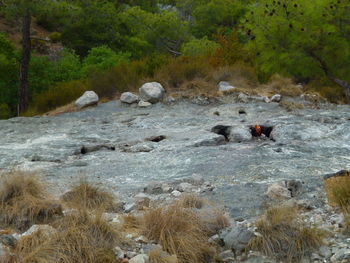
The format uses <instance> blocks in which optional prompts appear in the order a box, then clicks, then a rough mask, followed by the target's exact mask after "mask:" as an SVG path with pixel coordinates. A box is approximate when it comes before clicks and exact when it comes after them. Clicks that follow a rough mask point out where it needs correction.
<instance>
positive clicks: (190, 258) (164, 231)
mask: <svg viewBox="0 0 350 263" xmlns="http://www.w3.org/2000/svg"><path fill="white" fill-rule="evenodd" d="M144 234H145V235H146V236H147V237H148V238H149V239H151V240H155V241H156V242H157V243H159V244H160V245H162V247H163V249H164V250H166V251H167V252H168V253H169V254H171V255H176V256H177V258H178V260H179V262H180V263H195V262H206V260H208V259H210V258H211V257H212V256H213V251H212V248H211V247H210V245H209V243H208V233H206V231H205V226H204V224H203V222H202V221H201V220H200V218H199V217H198V216H197V214H196V213H195V212H194V211H192V210H191V209H186V208H184V207H182V206H181V205H179V204H178V203H175V204H172V205H170V206H165V207H160V208H154V209H150V210H149V211H147V212H146V213H145V215H144Z"/></svg>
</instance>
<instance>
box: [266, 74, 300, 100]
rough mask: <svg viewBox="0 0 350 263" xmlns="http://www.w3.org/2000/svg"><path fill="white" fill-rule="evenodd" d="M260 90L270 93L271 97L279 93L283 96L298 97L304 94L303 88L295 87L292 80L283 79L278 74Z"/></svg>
mask: <svg viewBox="0 0 350 263" xmlns="http://www.w3.org/2000/svg"><path fill="white" fill-rule="evenodd" d="M260 88H262V89H264V90H265V92H268V93H269V95H274V94H276V93H279V94H281V95H283V96H290V97H297V96H300V95H301V94H303V90H302V86H300V85H295V83H294V82H293V80H292V79H290V78H285V77H282V76H280V75H278V74H276V75H273V76H272V77H271V78H270V81H269V82H268V83H267V84H265V85H262V86H261V87H260Z"/></svg>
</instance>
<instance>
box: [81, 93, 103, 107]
mask: <svg viewBox="0 0 350 263" xmlns="http://www.w3.org/2000/svg"><path fill="white" fill-rule="evenodd" d="M98 101H99V98H98V95H97V94H96V93H95V92H94V91H85V93H84V94H83V96H81V97H80V98H79V99H77V100H76V101H75V106H77V108H78V109H82V108H84V107H87V106H91V105H95V104H97V102H98Z"/></svg>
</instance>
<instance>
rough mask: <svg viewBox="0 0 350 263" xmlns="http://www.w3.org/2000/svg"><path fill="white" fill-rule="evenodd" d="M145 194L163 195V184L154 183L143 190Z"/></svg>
mask: <svg viewBox="0 0 350 263" xmlns="http://www.w3.org/2000/svg"><path fill="white" fill-rule="evenodd" d="M143 192H144V193H147V194H154V195H157V194H162V193H163V187H162V184H161V183H158V182H154V183H150V184H149V185H147V186H146V187H145V188H143Z"/></svg>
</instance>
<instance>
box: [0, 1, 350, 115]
mask: <svg viewBox="0 0 350 263" xmlns="http://www.w3.org/2000/svg"><path fill="white" fill-rule="evenodd" d="M2 2H3V3H5V4H1V5H0V12H1V15H2V17H3V18H4V19H5V20H6V21H8V23H12V24H13V27H16V26H18V25H17V24H16V23H18V21H17V17H18V15H19V14H21V12H22V9H23V8H30V10H31V13H32V16H33V17H34V18H35V24H37V25H39V26H40V27H41V28H43V29H44V30H45V32H47V36H46V37H47V38H48V39H49V40H42V39H40V38H39V39H36V38H35V37H34V38H32V47H33V50H32V59H31V62H30V69H29V91H30V98H29V99H30V106H31V110H32V111H33V112H34V113H37V112H43V111H46V110H49V109H51V108H54V107H57V106H60V105H62V104H65V103H68V102H70V101H71V100H74V99H75V97H76V96H78V95H79V93H80V92H81V91H82V90H85V89H87V88H89V89H93V90H96V91H97V92H98V93H100V95H101V96H104V97H112V96H113V95H115V94H116V93H118V92H121V91H122V90H124V89H125V88H126V87H129V88H130V89H132V88H133V87H131V86H132V85H136V86H137V85H139V83H140V81H141V80H144V79H149V78H157V77H159V76H160V75H162V74H163V73H164V72H166V71H167V70H168V68H171V67H173V66H174V65H176V67H178V69H180V68H181V70H180V71H181V72H182V69H188V68H189V67H188V66H187V64H188V60H187V59H186V57H189V59H193V60H196V63H197V64H198V63H199V62H198V61H203V62H202V63H209V64H210V65H211V67H212V68H214V69H215V68H216V67H224V66H231V65H242V68H245V67H248V68H250V69H249V74H250V75H251V73H250V72H256V74H257V76H258V79H259V80H260V81H261V82H264V81H267V80H268V79H269V78H270V77H271V76H272V75H274V74H277V73H278V74H281V75H283V76H287V77H291V78H293V79H294V80H295V81H296V82H301V83H304V84H309V85H310V86H312V88H313V90H316V91H319V92H320V93H321V94H323V95H326V96H328V97H330V98H331V99H332V98H334V100H337V101H339V97H341V96H343V95H344V94H345V93H343V95H339V93H340V94H341V93H342V92H343V90H344V92H345V91H347V89H346V84H347V83H348V82H349V81H350V74H349V68H350V3H349V1H345V0H337V1H333V0H315V1H305V0H255V1H254V0H249V1H247V0H150V1H144V0H118V1H116V0H103V1H101V0H85V1H80V0H69V1H68V0H57V1H44V0H36V1H26V0H24V1H23V0H4V1H2ZM10 37H11V34H8V35H5V34H1V35H0V118H8V117H10V116H15V115H16V114H17V104H18V101H17V95H18V85H19V61H20V52H21V50H20V48H19V46H17V47H16V45H15V44H14V43H12V42H11V41H10V40H9V39H10ZM63 47H64V48H63ZM52 50H54V52H53V51H52ZM175 57H176V58H175ZM195 57H198V58H201V59H196V58H195ZM203 57H205V58H204V59H203ZM174 59H175V60H178V62H174V61H173V60H174ZM181 63H182V64H181ZM180 64H181V65H180ZM171 65H172V66H171ZM198 67H199V66H198ZM188 70H190V69H188ZM178 72H179V71H178ZM178 72H177V73H178ZM125 74H129V75H130V76H125ZM172 74H174V76H173V77H172V76H169V74H167V79H164V82H166V83H167V85H171V83H172V82H171V81H170V82H169V81H168V79H169V78H170V79H174V78H175V75H176V72H172ZM183 74H185V73H183ZM188 74H189V75H191V72H189V73H188ZM207 74H209V73H208V72H207ZM117 78H118V79H117ZM160 81H161V80H160ZM179 81H180V80H179ZM126 82H129V83H126ZM175 82H178V81H175ZM169 83H170V84H169ZM316 84H317V85H316ZM339 84H341V85H340V86H339ZM74 87H76V88H74ZM315 87H316V88H315ZM349 87H350V86H349ZM134 88H135V87H134ZM343 88H344V89H343ZM70 89H72V90H70ZM60 90H61V91H62V92H60ZM333 91H334V92H335V93H336V94H337V95H336V96H333V95H334V94H332V93H333ZM63 96H66V97H63ZM62 97H63V98H62ZM45 98H47V101H45V100H46V99H45ZM340 100H341V99H340Z"/></svg>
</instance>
